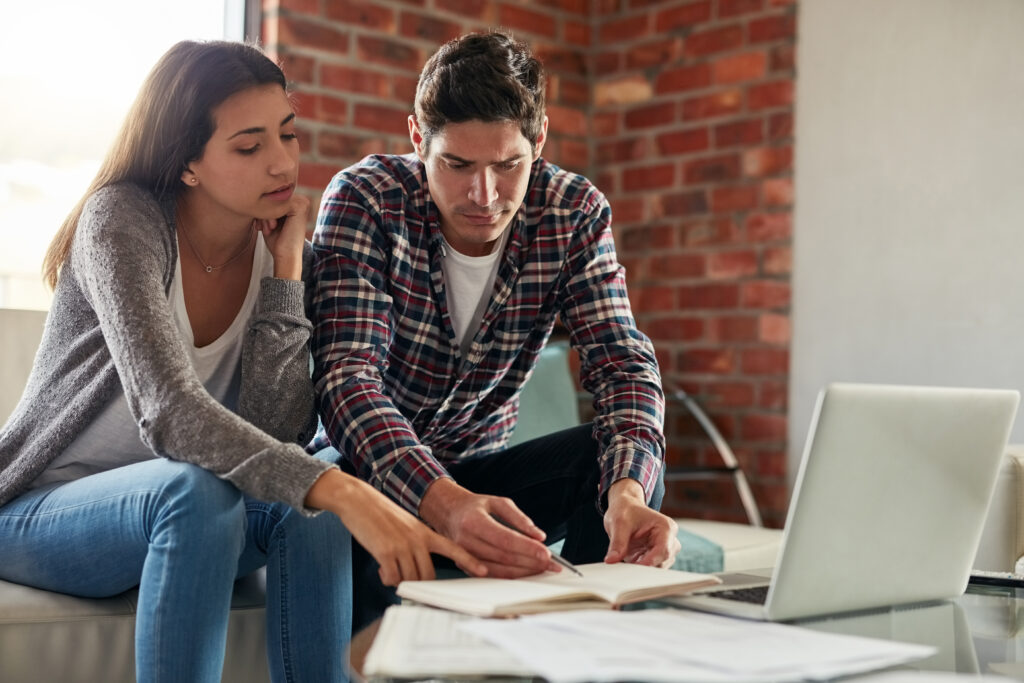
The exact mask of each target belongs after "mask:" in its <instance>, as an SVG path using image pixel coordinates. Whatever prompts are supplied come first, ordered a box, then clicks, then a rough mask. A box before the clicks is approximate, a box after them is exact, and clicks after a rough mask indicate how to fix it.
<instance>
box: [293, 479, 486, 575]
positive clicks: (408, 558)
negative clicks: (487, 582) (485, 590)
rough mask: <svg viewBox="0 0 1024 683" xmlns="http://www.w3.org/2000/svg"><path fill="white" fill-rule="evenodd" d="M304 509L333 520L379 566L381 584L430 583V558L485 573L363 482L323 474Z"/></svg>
mask: <svg viewBox="0 0 1024 683" xmlns="http://www.w3.org/2000/svg"><path fill="white" fill-rule="evenodd" d="M305 502H306V505H308V506H309V507H312V508H316V509H320V510H329V511H330V512H333V513H334V514H336V515H338V517H339V518H340V519H341V521H342V522H343V523H344V524H345V526H346V527H347V528H348V530H349V532H350V533H351V534H352V537H353V538H354V539H356V540H357V541H359V543H361V544H362V546H363V547H364V548H366V550H367V552H369V553H370V555H372V556H373V559H375V560H377V562H378V563H379V564H380V569H379V570H378V573H379V574H380V580H381V582H382V583H384V584H385V585H388V586H397V585H398V584H399V583H400V582H402V581H415V580H417V579H432V578H434V563H433V561H432V560H431V558H430V554H431V553H438V554H440V555H444V556H446V557H448V558H450V559H451V560H453V561H454V562H455V564H456V565H458V567H459V568H461V569H462V570H463V571H465V572H466V573H467V574H470V575H472V576H484V575H485V574H486V573H487V568H486V567H485V566H484V565H483V564H482V563H480V562H479V561H478V560H477V559H476V558H475V557H473V556H472V555H471V554H470V553H468V552H466V551H465V550H464V549H463V548H460V547H459V546H458V545H456V544H455V543H452V542H451V541H450V540H448V539H447V538H445V537H443V536H441V535H440V534H438V533H436V532H434V531H433V530H431V529H430V528H429V527H428V526H427V525H426V524H424V523H423V522H421V521H420V520H418V519H416V518H415V517H413V516H412V515H411V514H409V513H408V512H406V511H405V510H404V509H402V508H401V507H399V506H398V505H396V504H395V503H393V502H392V501H391V500H390V499H389V498H387V497H385V496H384V494H382V493H380V492H379V491H377V489H375V488H373V487H372V486H370V485H369V484H367V483H366V482H364V481H362V480H360V479H357V478H355V477H353V476H350V475H348V474H344V473H342V472H341V471H340V470H337V469H332V470H328V471H327V472H325V473H324V474H323V475H321V477H320V478H319V479H317V481H316V483H315V484H313V486H312V488H310V490H309V493H307V494H306V501H305Z"/></svg>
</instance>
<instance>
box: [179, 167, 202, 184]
mask: <svg viewBox="0 0 1024 683" xmlns="http://www.w3.org/2000/svg"><path fill="white" fill-rule="evenodd" d="M181 182H183V183H185V184H186V185H188V186H189V187H195V186H196V185H198V184H199V178H198V177H196V174H195V173H193V172H192V169H190V168H187V169H185V171H184V172H183V173H182V174H181Z"/></svg>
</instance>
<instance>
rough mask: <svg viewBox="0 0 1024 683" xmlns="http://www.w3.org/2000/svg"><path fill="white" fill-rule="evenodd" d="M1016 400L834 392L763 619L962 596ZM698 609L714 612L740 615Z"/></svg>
mask: <svg viewBox="0 0 1024 683" xmlns="http://www.w3.org/2000/svg"><path fill="white" fill-rule="evenodd" d="M1019 400H1020V395H1019V393H1018V392H1016V391H1009V390H993V389H954V388H938V387H909V386H886V385H863V384H861V385H858V384H832V385H829V386H828V387H826V389H825V390H824V391H823V392H822V393H821V394H820V395H819V398H818V404H817V407H816V409H815V415H814V419H813V420H812V423H811V429H810V433H809V434H808V439H807V443H806V446H805V449H804V455H803V459H802V461H801V465H800V471H799V473H798V475H797V479H796V485H795V487H794V490H793V498H792V502H791V504H790V507H789V512H788V515H787V518H786V527H785V534H784V536H783V541H782V546H781V548H780V549H779V562H778V564H777V565H776V567H775V570H774V573H773V576H772V581H771V585H770V588H769V591H768V599H767V601H766V603H765V605H764V607H763V609H760V610H759V611H760V615H757V616H760V617H761V618H768V619H771V620H777V621H781V620H792V619H798V618H802V617H812V616H821V615H828V614H837V613H841V612H851V611H858V610H866V609H874V608H879V607H886V606H890V605H900V604H908V603H916V602H927V601H934V600H941V599H944V598H951V597H955V596H958V595H960V594H961V593H963V591H964V589H965V588H966V586H967V579H968V576H969V574H970V569H971V563H972V560H973V558H974V555H975V553H976V551H977V546H978V541H979V539H980V537H981V531H982V527H983V526H984V522H985V517H986V514H987V512H988V506H989V502H990V501H991V498H992V492H993V490H994V487H995V481H996V476H997V472H998V469H999V463H1000V460H1001V458H1002V456H1003V453H1004V452H1005V449H1006V442H1007V440H1008V438H1009V435H1010V429H1011V427H1012V425H1013V419H1014V416H1015V415H1016V413H1017V404H1018V402H1019ZM694 601H695V603H705V602H710V603H711V604H692V605H691V606H694V607H699V608H701V609H711V610H712V611H717V610H716V607H717V606H716V605H715V604H714V603H716V602H717V603H731V604H732V605H736V604H737V603H735V602H734V601H726V600H723V599H717V598H711V596H702V597H699V598H694ZM679 603H680V604H689V603H688V601H686V600H680V601H679ZM747 607H750V606H747ZM722 611H726V612H729V613H734V614H737V613H745V614H746V615H747V616H755V614H751V613H749V611H748V612H743V611H742V610H741V611H740V612H737V611H736V609H735V608H728V607H727V608H725V609H723V610H722Z"/></svg>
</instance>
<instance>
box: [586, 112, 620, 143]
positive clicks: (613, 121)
mask: <svg viewBox="0 0 1024 683" xmlns="http://www.w3.org/2000/svg"><path fill="white" fill-rule="evenodd" d="M590 123H591V126H592V127H593V132H594V135H596V136H597V137H610V136H612V135H618V133H619V114H618V112H614V111H609V112H603V113H598V114H594V115H593V116H592V117H591V118H590Z"/></svg>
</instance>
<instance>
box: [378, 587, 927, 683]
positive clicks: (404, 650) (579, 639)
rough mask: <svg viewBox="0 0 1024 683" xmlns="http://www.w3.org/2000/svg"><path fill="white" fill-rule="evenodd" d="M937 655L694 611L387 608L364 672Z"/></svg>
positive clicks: (759, 670)
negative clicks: (476, 613)
mask: <svg viewBox="0 0 1024 683" xmlns="http://www.w3.org/2000/svg"><path fill="white" fill-rule="evenodd" d="M934 652H935V648H932V647H928V646H923V645H908V644H905V643H897V642H892V641H888V640H880V639H873V638H861V637H856V636H846V635H837V634H831V633H821V632H818V631H811V630H809V629H803V628H798V627H795V626H786V625H782V624H772V623H764V622H753V621H745V620H740V619H730V618H727V617H719V616H713V615H709V614H702V613H699V612H691V611H686V610H673V609H651V610H640V611H632V612H619V611H608V610H580V611H571V612H560V613H548V614H543V615H536V616H529V617H521V618H519V619H483V618H478V617H470V616H466V615H462V614H457V613H454V612H448V611H444V610H436V609H432V608H428V607H419V606H410V605H403V606H397V607H391V608H389V609H388V611H387V613H386V614H385V616H384V621H383V624H382V625H381V628H380V631H379V632H378V634H377V637H376V639H375V640H374V643H373V646H372V648H371V649H370V652H369V653H368V655H367V658H366V664H365V666H364V671H363V673H364V675H368V676H391V677H417V676H438V677H443V676H473V675H512V676H530V675H539V676H542V677H544V678H546V679H547V680H549V681H551V682H552V683H576V682H577V681H580V682H582V681H599V682H600V681H621V680H643V681H654V682H660V681H672V682H673V683H680V682H686V681H704V682H708V683H714V682H715V681H730V682H734V681H737V680H744V681H752V682H755V683H756V682H758V681H766V682H767V681H798V680H806V679H822V678H834V677H838V676H844V675H848V674H855V673H861V672H865V671H871V670H875V669H881V668H884V667H888V666H893V665H896V664H902V663H905V662H909V661H913V660H916V659H920V658H923V657H927V656H928V655H930V654H932V653H934Z"/></svg>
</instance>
